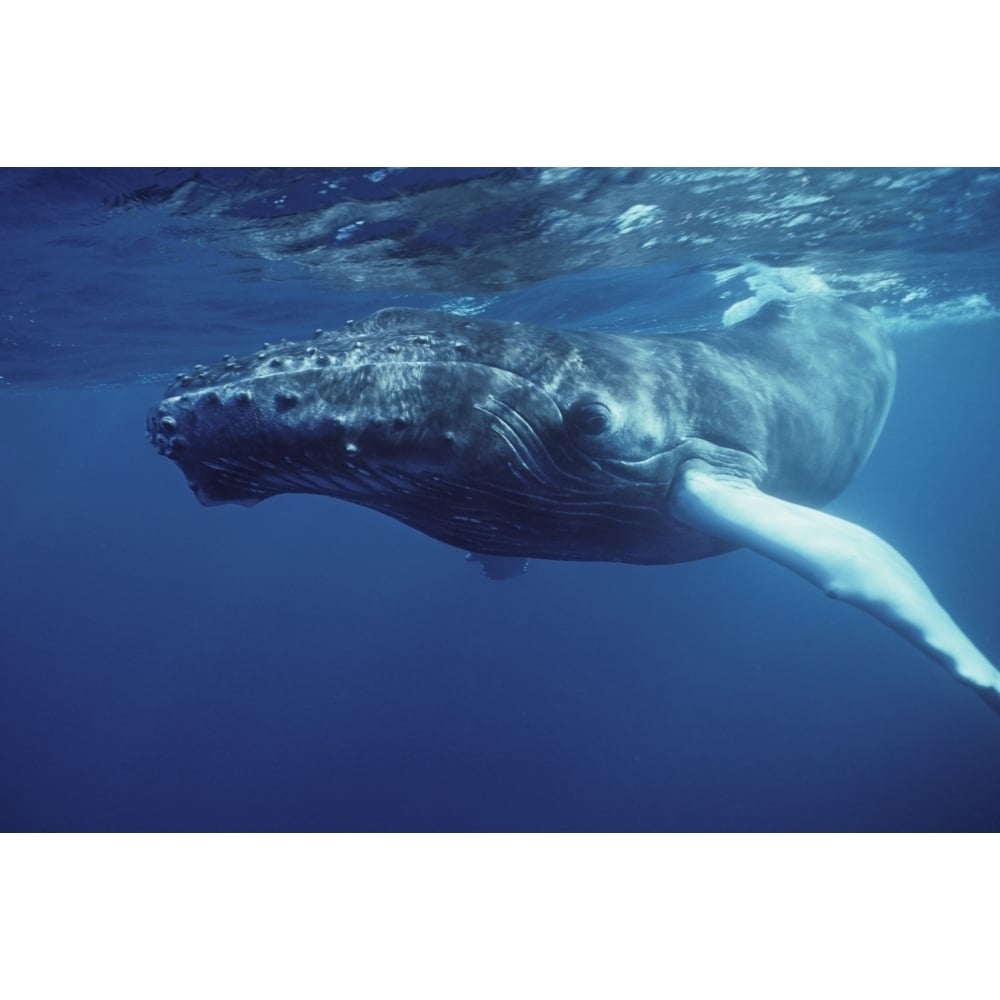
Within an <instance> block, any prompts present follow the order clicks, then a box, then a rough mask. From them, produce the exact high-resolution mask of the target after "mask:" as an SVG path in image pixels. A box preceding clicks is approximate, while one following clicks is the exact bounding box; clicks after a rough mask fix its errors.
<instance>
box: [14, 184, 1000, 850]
mask: <svg viewBox="0 0 1000 1000" xmlns="http://www.w3.org/2000/svg"><path fill="white" fill-rule="evenodd" d="M789 275H791V278H789ZM782 276H784V277H782ZM813 277H815V278H817V279H822V280H823V281H824V282H825V283H826V284H827V285H828V286H829V287H830V288H831V289H832V290H833V292H834V293H835V294H838V295H841V296H843V297H844V298H846V299H848V300H850V301H853V302H857V303H858V304H860V305H862V306H865V307H867V308H871V309H873V310H875V311H876V312H877V313H878V314H879V315H880V316H881V317H882V318H883V319H884V321H885V322H886V323H887V324H888V325H889V327H890V329H891V330H892V333H893V337H894V339H895V342H896V346H897V352H898V361H899V382H898V389H897V396H896V401H895V403H894V406H893V409H892V411H891V413H890V416H889V421H888V424H887V426H886V429H885V432H884V434H883V437H882V439H881V441H880V442H879V444H878V446H877V447H876V449H875V452H874V454H873V456H872V458H871V459H870V461H869V463H868V465H867V466H866V467H865V469H864V470H863V471H862V473H861V474H860V475H859V477H858V478H857V479H856V481H855V482H854V483H853V484H852V485H851V486H850V487H849V488H848V489H847V490H846V491H845V493H844V494H843V495H842V496H841V497H840V498H838V500H837V501H835V503H834V504H833V505H832V506H831V507H830V509H831V510H832V511H833V512H835V513H838V514H839V515H841V516H843V517H846V518H848V519H850V520H853V521H856V522H858V523H860V524H862V525H864V526H865V527H867V528H870V529H872V530H874V531H876V532H877V533H879V534H880V535H882V537H884V538H885V539H886V540H887V541H889V542H891V543H892V544H893V545H895V546H896V547H897V548H898V549H899V550H900V551H901V552H902V553H903V554H904V555H905V556H906V557H907V558H908V559H909V560H910V561H911V562H912V563H913V564H914V565H915V566H916V567H917V568H918V570H919V571H920V572H921V574H922V575H923V577H924V579H925V580H926V581H927V582H928V583H929V584H930V586H931V587H932V589H933V590H934V591H935V593H936V594H937V595H938V596H939V598H940V599H941V601H942V603H943V604H944V605H945V606H946V608H947V609H948V610H949V611H950V612H951V614H952V615H953V616H954V617H955V618H956V620H957V621H958V622H959V624H960V625H961V626H962V627H963V628H964V629H965V630H966V631H967V633H968V634H969V635H970V637H971V638H972V639H973V640H974V641H975V642H976V643H977V644H978V645H979V646H980V647H981V648H982V649H983V650H984V652H986V654H987V655H989V656H990V657H991V658H992V659H993V660H994V661H997V660H998V659H1000V615H998V599H1000V584H998V580H1000V572H998V566H1000V527H998V521H997V514H996V506H997V501H996V498H997V496H998V491H1000V470H998V462H997V455H998V451H1000V402H998V396H997V391H998V384H1000V383H998V377H997V373H998V371H1000V313H998V311H997V310H998V307H1000V172H997V171H984V170H958V171H916V170H862V171H846V170H829V171H824V170H806V171H778V170H773V171H772V170H765V171H692V170H683V171H681V170H677V171H649V170H645V171H581V172H570V171H536V170H498V171H490V170H482V169H477V170H450V171H430V170H409V171H402V170H401V171H388V170H351V171H316V170H303V171H291V170H279V171H235V170H226V171H211V170H210V171H201V172H195V171H185V170H170V171H162V172H158V171H142V170H127V171H110V170H90V171H86V170H85V171H46V170H37V171H29V170H0V306H2V308H0V469H2V473H0V475H2V489H0V830H5V831H148V830H162V831H215V830H231V831H242V830H247V831H257V830H275V831H305V830H316V831H346V830H352V831H425V830H433V831H447V830H461V831H468V830H477V831H481V830H496V831H508V830H509V831H577V830H581V831H591V830H601V831H605V830H610V831H640V830H642V831H646V830H649V831H806V830H830V831H855V830H864V831H869V830H871V831H882V830H885V831H909V830H934V831H938V830H940V831H965V830H997V829H1000V717H998V716H996V715H995V714H993V713H992V712H991V711H990V710H989V709H988V708H987V707H986V706H985V705H984V704H983V703H981V702H980V700H979V699H978V698H977V697H976V696H975V695H974V694H973V693H972V692H971V691H969V690H968V689H966V688H963V687H962V686H960V685H959V684H957V683H956V682H955V681H954V680H953V679H952V678H950V677H948V676H946V675H945V674H944V673H943V672H942V671H941V670H940V669H938V668H937V667H936V666H935V665H934V664H932V663H931V662H930V661H929V660H927V659H926V658H925V657H923V656H922V655H921V654H920V653H919V652H917V651H916V650H915V649H913V648H911V647H910V646H909V645H907V644H906V643H905V642H903V641H902V640H900V639H899V638H898V637H897V636H895V635H894V634H892V633H890V632H889V631H888V630H887V629H885V628H884V627H883V626H880V625H879V624H877V623H876V622H874V621H873V620H871V619H869V618H868V617H866V616H865V615H863V614H861V613H860V612H858V611H857V610H855V609H853V608H849V607H847V606H844V605H840V604H837V603H835V602H832V601H829V600H827V599H826V598H824V597H823V596H822V595H821V594H820V593H819V592H818V591H816V590H814V589H813V588H812V587H810V586H809V585H808V584H806V583H804V582H803V581H801V580H800V579H799V578H798V577H796V576H794V575H792V574H790V573H789V572H788V571H787V570H784V569H782V568H780V567H778V566H777V565H774V564H772V563H770V562H768V561H766V560H764V559H762V558H760V557H758V556H754V555H752V554H750V553H746V552H737V553H733V554H730V555H726V556H723V557H720V558H717V559H712V560H706V561H703V562H699V563H692V564H688V565H683V566H672V567H634V566H619V565H605V564H570V563H555V562H542V561H532V562H531V564H530V565H529V569H528V572H527V573H526V574H525V575H524V576H523V577H520V578H517V579H514V580H511V581H506V582H502V583H497V582H493V581H489V580H486V579H485V578H483V576H482V575H481V573H480V572H479V571H478V569H477V568H476V567H475V566H473V565H471V564H469V563H467V562H466V561H465V560H464V559H463V555H464V553H463V552H462V551H459V550H455V549H452V548H449V547H447V546H445V545H442V544H440V543H438V542H435V541H433V540H431V539H429V538H425V537H424V536H422V535H420V534H418V533H416V532H414V531H412V530H410V529H407V528H405V527H404V526H402V525H401V524H399V523H397V522H395V521H393V520H391V519H389V518H386V517H383V516H380V515H378V514H375V513H373V512H371V511H368V510H365V509H362V508H359V507H354V506H351V505H349V504H346V503H342V502H336V501H333V500H329V499H326V498H322V497H310V496H281V497H277V498H274V499H272V500H269V501H267V502H266V503H264V504H261V505H259V506H258V507H256V508H254V509H252V510H251V509H244V508H241V507H236V506H224V507H217V508H212V509H206V508H203V507H201V506H200V505H199V504H198V503H197V502H196V501H195V499H194V498H193V497H192V495H191V494H190V492H189V490H188V489H187V487H186V485H185V483H184V480H183V477H182V476H181V475H180V474H179V473H178V471H177V469H176V468H175V467H174V466H173V464H172V463H170V462H168V461H164V459H163V458H161V457H159V456H158V455H157V454H156V453H155V451H154V450H153V448H151V447H150V445H149V443H148V442H147V440H146V436H145V425H144V421H145V415H146V412H147V410H148V408H149V407H150V406H152V405H153V404H154V403H155V402H157V401H158V399H159V398H160V396H161V395H162V392H163V388H164V387H165V385H166V384H167V382H168V381H169V379H170V378H171V377H172V376H173V374H174V373H176V372H177V371H179V370H181V369H182V368H185V367H188V368H189V367H190V366H191V365H192V364H194V363H195V362H199V361H210V360H217V359H218V358H220V357H221V356H222V355H223V354H224V353H227V352H229V353H234V354H239V353H246V352H249V351H252V350H255V349H257V347H258V346H259V345H260V342H261V341H263V340H270V341H276V340H279V339H281V338H283V337H287V338H289V339H298V338H304V337H306V336H308V335H309V334H310V333H311V332H312V331H313V330H314V329H316V328H317V327H321V326H322V327H324V328H327V329H332V328H336V327H337V326H339V325H340V324H342V323H343V322H345V321H346V320H347V319H351V318H362V317H364V316H366V315H368V314H369V313H370V312H372V311H374V310H375V309H377V308H380V307H381V306H384V305H415V306H420V307H429V308H443V309H448V310H451V311H455V312H461V313H465V314H468V315H481V316H486V317H499V318H504V319H523V320H526V321H528V320H530V321H532V322H537V323H547V324H550V325H554V326H564V327H577V328H589V329H598V330H608V331H619V332H621V331H641V332H643V333H647V334H649V335H651V336H655V335H657V334H658V333H660V332H662V331H664V330H675V331H679V330H685V329H708V328H711V327H713V326H718V325H719V324H720V323H721V321H722V317H723V315H724V314H725V313H726V310H731V309H737V310H738V309H740V308H743V307H742V306H740V305H739V303H741V302H747V301H750V300H753V299H754V297H755V296H756V299H757V300H760V299H764V298H767V297H769V296H770V295H772V294H777V293H776V292H775V291H774V289H775V288H776V287H777V286H778V285H780V284H781V281H783V280H784V281H788V280H795V281H800V282H808V281H809V280H812V278H813Z"/></svg>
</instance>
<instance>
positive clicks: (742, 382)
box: [147, 296, 1000, 707]
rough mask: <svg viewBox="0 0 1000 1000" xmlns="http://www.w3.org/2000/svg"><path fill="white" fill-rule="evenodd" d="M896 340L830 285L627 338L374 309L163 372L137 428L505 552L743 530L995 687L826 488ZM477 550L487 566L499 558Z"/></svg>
mask: <svg viewBox="0 0 1000 1000" xmlns="http://www.w3.org/2000/svg"><path fill="white" fill-rule="evenodd" d="M894 381H895V359H894V355H893V351H892V347H891V344H890V342H889V340H888V338H887V337H886V335H885V334H884V333H883V331H882V330H881V328H880V327H879V324H878V323H877V322H876V321H875V319H874V318H873V317H872V316H871V315H870V314H868V313H867V312H865V311H863V310H861V309H859V308H856V307H854V306H851V305H849V304H847V303H844V302H839V301H837V300H834V299H833V298H831V297H829V296H803V297H800V298H798V299H797V300H794V301H791V302H787V301H786V302H781V303H778V302H773V303H771V304H769V305H767V306H765V307H764V308H763V309H761V310H760V311H759V312H758V313H757V314H756V315H755V316H753V317H752V318H750V319H747V320H745V321H743V322H741V323H738V324H736V325H734V326H731V327H728V328H724V329H721V330H719V331H714V332H700V333H697V334H671V335H663V336H628V335H620V334H607V333H590V332H577V331H564V330H552V329H548V328H542V327H534V326H530V325H528V324H521V323H509V322H500V321H495V320H483V319H468V318H464V317H458V316H453V315H449V314H442V313H433V312H424V311H418V310H409V309H388V310H383V311H381V312H378V313H376V314H375V315H374V316H372V317H371V318H370V319H368V320H366V321H364V322H361V323H356V324H350V325H349V326H348V327H347V328H346V329H344V330H342V331H336V332H325V331H317V333H316V335H315V336H314V337H313V339H312V340H310V341H308V342H304V343H289V342H282V343H281V344H278V345H273V346H272V345H265V346H264V348H263V349H262V350H261V351H259V352H257V353H256V354H254V355H251V356H249V357H246V358H240V359H237V358H233V357H227V358H226V359H224V361H223V362H222V363H221V364H217V365H213V366H203V365H199V366H196V367H195V369H194V370H193V371H192V372H190V373H187V374H183V375H180V376H178V378H177V379H176V380H175V381H174V383H173V384H172V385H171V386H170V387H169V388H168V390H167V392H166V395H165V397H164V399H163V400H162V402H161V403H160V404H159V405H158V406H156V407H154V408H153V409H152V410H151V412H150V414H149V417H148V421H147V429H148V433H149V437H150V440H151V441H152V443H153V444H154V446H155V447H156V448H157V450H158V451H159V452H160V453H161V454H163V455H165V456H167V457H168V458H171V459H172V460H173V461H174V462H176V463H177V465H178V466H179V467H180V469H181V470H182V471H183V473H184V474H185V476H186V477H187V480H188V483H189V485H190V487H191V489H192V490H193V491H194V493H195V495H196V496H197V498H198V499H199V500H200V501H201V502H202V503H203V504H207V505H213V504H219V503H241V504H247V505H253V504H255V503H258V502H259V501H261V500H264V499H266V498H268V497H270V496H274V495H276V494H279V493H288V492H299V493H318V494H324V495H328V496H331V497H336V498H339V499H343V500H348V501H351V502H353V503H358V504H362V505H364V506H366V507H370V508H373V509H375V510H378V511H381V512H382V513H385V514H388V515H389V516H391V517H394V518H396V519H397V520H399V521H402V522H404V523H405V524H408V525H410V526H412V527H414V528H416V529H418V530H420V531H422V532H424V533H426V534H428V535H430V536H432V537H434V538H437V539H440V540H441V541H444V542H447V543H449V544H452V545H456V546H461V547H462V548H465V549H467V550H469V551H470V552H472V553H474V554H475V558H476V559H477V561H482V562H483V565H484V566H485V567H487V568H488V569H487V571H488V572H490V575H497V576H505V575H514V574H513V571H512V572H511V573H505V572H503V571H502V570H500V569H497V564H496V563H495V562H494V561H493V560H496V559H498V558H504V557H506V558H509V559H511V560H516V561H517V563H516V565H517V566H519V567H523V560H525V559H527V558H543V559H561V560H587V561H614V562H625V563H643V564H657V563H675V562H684V561H688V560H693V559H700V558H705V557H708V556H714V555H717V554H720V553H722V552H726V551H729V550H731V549H733V548H735V547H738V546H747V547H750V548H752V549H754V550H756V551H758V552H760V553H761V554H763V555H766V556H768V557H769V558H772V559H775V560H776V561H778V562H780V563H782V564H783V565H786V566H788V567H789V568H790V569H792V570H794V571H795V572H798V573H799V574H800V575H802V576H804V577H806V578H807V579H808V580H810V581H811V582H813V583H814V584H816V585H817V586H819V587H820V588H821V589H822V590H824V591H825V592H826V593H828V594H829V595H831V596H833V597H838V598H841V599H843V600H846V601H849V602H851V603H853V604H855V605H857V606H859V607H861V608H862V609H863V610H865V611H867V612H869V613H870V614H873V615H874V616H875V617H877V618H879V619H880V620H882V621H883V622H885V623H886V624H888V625H889V626H890V627H892V628H894V629H895V630H896V631H898V632H900V633H901V634H903V635H904V636H905V637H906V638H908V639H910V640H911V641H912V642H914V643H915V644H916V645H918V646H919V647H920V648H922V649H923V650H924V652H926V653H927V654H928V655H930V656H931V657H932V658H934V659H935V660H937V661H938V662H939V663H941V664H942V665H944V666H945V667H946V668H947V669H948V670H950V671H951V672H952V673H954V674H955V675H956V676H957V677H958V678H959V679H961V680H963V681H965V682H966V683H969V684H971V685H973V686H974V687H976V688H977V689H978V690H979V692H980V693H981V694H982V695H983V696H984V697H985V698H986V699H987V701H988V702H990V703H991V704H992V705H994V707H996V705H997V704H998V703H1000V674H998V673H997V671H996V670H995V668H993V666H992V664H990V663H989V661H988V660H986V658H985V657H984V656H983V655H982V654H981V653H980V652H979V651H978V650H977V649H976V648H975V647H974V646H973V645H972V644H971V642H970V641H969V640H968V639H967V637H966V636H965V635H964V633H962V632H961V631H960V630H959V629H958V627H957V626H956V625H955V624H954V622H953V621H952V620H951V619H950V617H948V615H947V614H946V613H945V612H944V611H943V609H941V607H940V605H938V604H937V602H936V600H935V599H934V598H933V596H932V595H931V593H930V591H929V590H928V589H927V587H926V585H924V583H923V581H922V580H921V579H920V577H919V576H918V575H917V574H916V572H915V571H914V570H913V569H912V567H910V566H909V564H908V563H906V561H905V560H904V559H903V558H902V557H901V556H900V555H899V554H898V553H897V552H896V551H895V550H894V549H892V548H891V547H890V546H889V545H887V544H886V543H885V542H883V541H882V540H881V539H878V538H877V537H876V536H874V535H872V534H871V533H869V532H867V531H865V530H864V529H863V528H860V527H858V526H856V525H852V524H849V523H848V522H845V521H842V520H840V519H838V518H834V517H832V516H830V515H828V514H825V513H822V512H821V511H820V510H819V509H818V508H820V507H822V506H823V505H825V504H826V503H828V502H829V501H830V500H832V499H833V498H834V497H835V496H837V494H838V493H840V491H841V490H843V489H844V488H845V487H846V486H847V485H848V483H849V482H850V481H851V479H852V477H853V476H854V475H855V474H856V472H857V471H858V469H859V468H860V467H861V466H862V464H863V463H864V462H865V460H866V459H867V458H868V456H869V455H870V454H871V451H872V449H873V447H874V445H875V442H876V440H877V439H878V436H879V433H880V431H881V429H882V426H883V424H884V422H885V418H886V414H887V412H888V410H889V406H890V403H891V400H892V394H893V387H894ZM489 567H493V570H494V571H493V572H491V571H490V569H489Z"/></svg>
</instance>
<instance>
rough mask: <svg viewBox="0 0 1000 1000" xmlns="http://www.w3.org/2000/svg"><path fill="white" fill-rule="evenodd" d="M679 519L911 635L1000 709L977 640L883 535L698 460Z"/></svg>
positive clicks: (675, 497)
mask: <svg viewBox="0 0 1000 1000" xmlns="http://www.w3.org/2000/svg"><path fill="white" fill-rule="evenodd" d="M671 506H672V513H673V515H674V517H676V518H677V519H678V520H680V521H683V522H684V523H686V524H688V525H689V526H691V527H693V528H695V529H697V530H698V531H700V532H703V533H704V534H707V535H711V536H713V537H715V538H718V539H721V540H723V541H725V542H729V543H730V544H733V545H740V546H745V547H746V548H748V549H752V550H754V551H755V552H758V553H760V554H761V555H763V556H767V557H768V558H769V559H773V560H774V561H775V562H778V563H780V564H781V565H782V566H786V567H787V568H788V569H790V570H793V571H794V572H796V573H798V574H799V575H800V576H803V577H805V578H806V579H807V580H808V581H809V582H810V583H813V584H815V585H816V586H817V587H819V588H820V590H822V591H823V592H824V593H826V594H827V595H828V596H830V597H833V598H836V599H837V600H842V601H847V602H848V603H849V604H853V605H854V606H855V607H857V608H860V609H861V610H862V611H867V612H868V614H870V615H872V616H873V617H874V618H877V619H878V620H879V621H881V622H883V623H884V624H886V625H888V626H889V627H890V628H891V629H893V630H894V631H896V632H898V633H899V634H900V635H902V636H903V637H904V638H906V639H909V640H910V642H912V643H913V644H914V645H915V646H917V647H918V648H920V649H921V650H923V652H924V653H926V654H927V655H928V656H929V657H931V659H933V660H935V661H936V662H938V663H940V664H941V665H942V666H943V667H944V668H945V669H946V670H947V671H948V672H949V673H951V674H953V675H954V676H955V677H957V678H958V679H959V680H960V681H963V682H964V683H966V684H969V685H970V686H972V687H973V688H975V690H976V691H977V692H978V693H979V694H980V695H981V696H982V697H983V699H984V700H985V701H986V702H987V704H989V705H990V707H991V708H993V709H994V711H997V712H1000V672H998V671H997V669H996V668H995V667H994V666H993V664H992V663H990V661H989V660H987V659H986V657H985V656H983V654H982V653H981V652H980V651H979V650H978V649H977V648H976V647H975V646H974V645H973V644H972V642H971V641H970V640H969V638H968V637H967V636H966V635H965V633H964V632H962V630H961V629H960V628H959V627H958V626H957V625H956V624H955V622H954V621H953V620H952V618H951V616H950V615H949V614H948V613H947V612H946V611H945V610H944V608H942V607H941V605H940V604H939V603H938V602H937V599H936V598H935V597H934V595H933V594H932V593H931V591H930V590H929V589H928V587H927V585H926V584H925V583H924V581H923V580H922V579H921V578H920V576H919V574H918V573H917V572H916V570H915V569H914V568H913V567H912V566H911V565H910V564H909V563H908V562H907V561H906V560H905V559H904V558H903V557H902V556H901V555H900V554H899V553H898V552H897V551H896V550H895V549H894V548H893V547H892V546H891V545H888V544H887V543H886V542H884V541H882V539H881V538H879V537H878V536H877V535H874V534H872V533H871V532H870V531H867V530H865V529H864V528H861V527H858V525H856V524H852V523H850V522H849V521H844V520H841V519H840V518H838V517H834V516H832V515H831V514H826V513H823V512H822V511H818V510H813V509H812V508H811V507H803V506H801V505H799V504H794V503H789V502H788V501H787V500H779V499H778V498H777V497H773V496H769V495H768V494H766V493H762V492H761V491H760V490H759V489H758V488H757V487H756V486H755V485H754V484H753V483H752V482H750V480H748V479H745V478H742V477H740V476H736V475H733V474H732V473H731V472H730V473H723V472H720V471H718V470H715V469H713V468H712V467H711V466H710V465H708V464H707V463H705V462H703V461H698V460H696V461H691V462H688V463H686V465H685V466H684V467H683V468H682V469H681V471H680V474H679V475H678V476H677V478H676V480H675V484H674V489H673V491H672V493H671Z"/></svg>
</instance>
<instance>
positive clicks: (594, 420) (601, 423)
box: [566, 400, 611, 437]
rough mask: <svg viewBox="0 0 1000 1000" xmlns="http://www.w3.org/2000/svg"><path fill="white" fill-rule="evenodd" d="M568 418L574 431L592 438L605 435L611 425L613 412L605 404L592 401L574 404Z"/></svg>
mask: <svg viewBox="0 0 1000 1000" xmlns="http://www.w3.org/2000/svg"><path fill="white" fill-rule="evenodd" d="M566 416H567V420H568V423H569V425H570V427H572V428H573V430H575V431H577V432H579V433H580V434H589V435H591V436H592V437H595V436H596V435H598V434H603V433H604V432H605V431H606V430H607V429H608V427H609V426H610V425H611V411H610V410H609V409H608V408H607V407H606V406H605V405H604V404H603V403H595V402H594V401H592V400H581V401H580V402H578V403H574V404H573V405H572V406H571V407H570V410H569V413H568V414H567V415H566Z"/></svg>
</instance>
